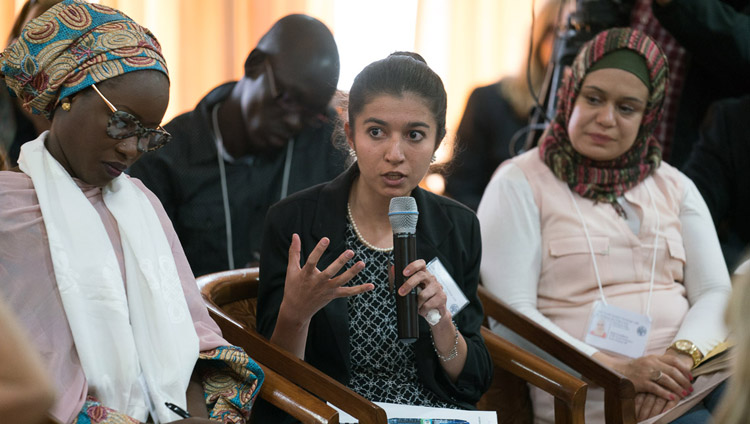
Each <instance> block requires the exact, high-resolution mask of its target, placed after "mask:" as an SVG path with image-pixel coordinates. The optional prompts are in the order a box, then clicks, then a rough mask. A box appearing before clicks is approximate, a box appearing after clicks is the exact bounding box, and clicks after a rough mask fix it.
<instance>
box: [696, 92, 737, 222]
mask: <svg viewBox="0 0 750 424" xmlns="http://www.w3.org/2000/svg"><path fill="white" fill-rule="evenodd" d="M725 103H726V102H719V103H717V104H715V105H714V106H713V107H712V108H711V109H710V110H709V112H708V116H707V117H706V120H705V122H704V124H703V128H702V129H701V133H700V138H699V139H698V142H697V143H696V144H695V146H694V147H693V151H692V152H691V154H690V158H689V159H688V161H687V163H686V164H685V168H684V173H685V175H687V176H688V178H690V179H691V180H692V181H693V182H694V183H695V186H696V187H698V190H699V191H700V193H701V196H702V197H703V200H704V201H705V202H706V205H707V206H708V210H709V211H710V213H711V217H713V222H714V225H718V224H719V223H720V222H721V221H722V220H724V218H726V217H727V214H728V212H729V208H730V205H731V203H732V198H731V196H732V194H731V193H732V192H733V191H734V189H733V187H734V185H735V183H736V178H734V177H733V176H734V175H736V174H737V171H738V170H736V169H734V166H733V162H734V161H733V160H732V156H733V155H734V154H736V152H734V151H733V150H732V149H731V144H733V142H734V141H736V139H734V138H730V137H746V134H733V132H732V131H731V127H730V125H729V124H730V122H729V121H728V119H727V116H726V111H727V110H726V109H727V108H726V107H725V106H724V105H725ZM748 112H750V111H748Z"/></svg>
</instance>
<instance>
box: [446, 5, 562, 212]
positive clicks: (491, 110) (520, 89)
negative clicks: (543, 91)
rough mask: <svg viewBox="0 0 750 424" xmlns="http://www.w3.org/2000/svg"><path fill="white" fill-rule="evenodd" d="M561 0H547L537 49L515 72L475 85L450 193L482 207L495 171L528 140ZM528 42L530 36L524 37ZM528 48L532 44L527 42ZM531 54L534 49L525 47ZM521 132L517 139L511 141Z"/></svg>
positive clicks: (535, 34)
mask: <svg viewBox="0 0 750 424" xmlns="http://www.w3.org/2000/svg"><path fill="white" fill-rule="evenodd" d="M559 8H560V1H559V0H547V1H546V2H544V3H543V5H542V7H541V9H540V11H539V13H538V14H537V15H536V17H535V23H534V28H533V31H532V34H531V37H532V41H531V43H532V52H531V55H530V57H529V56H527V57H525V58H524V59H523V61H522V62H521V66H520V67H519V69H518V72H517V73H516V74H515V75H512V76H508V77H504V78H502V79H501V80H500V81H498V82H495V83H493V84H490V85H487V86H484V87H479V88H476V89H474V91H473V92H472V93H471V96H470V97H469V100H468V102H467V103H466V109H465V111H464V115H463V118H461V123H460V124H459V126H458V131H457V133H456V143H457V144H456V148H455V149H454V151H455V155H454V160H453V164H452V165H451V166H452V170H451V171H452V172H450V174H449V175H448V176H447V177H446V184H445V189H446V194H447V195H449V196H450V197H452V198H454V199H456V200H458V201H459V202H461V203H463V204H465V205H466V206H468V207H470V208H472V209H473V210H475V211H476V209H477V207H478V206H479V200H480V199H481V198H482V193H483V192H484V188H485V187H486V186H487V183H489V182H490V177H491V176H492V173H493V172H495V169H496V168H497V167H498V166H499V165H500V163H502V162H503V161H504V160H506V159H509V158H510V157H512V156H513V154H512V153H511V152H512V151H513V150H514V149H516V146H520V145H522V144H523V141H524V140H525V139H526V137H525V136H526V133H525V132H519V131H520V130H522V129H523V128H524V127H526V125H527V124H528V120H529V115H530V114H531V111H532V110H533V107H534V98H533V97H532V95H531V91H530V88H529V84H528V80H527V70H528V72H529V73H530V79H531V89H533V90H534V92H535V93H539V91H540V87H541V86H542V83H543V81H544V74H545V69H546V67H547V64H548V63H549V60H550V57H551V56H552V47H553V44H554V40H555V21H556V18H557V15H558V10H559ZM524 40H528V39H526V38H524ZM527 46H528V44H527ZM524 51H526V52H527V55H528V48H527V47H524ZM514 136H516V141H517V143H513V144H511V140H513V139H514Z"/></svg>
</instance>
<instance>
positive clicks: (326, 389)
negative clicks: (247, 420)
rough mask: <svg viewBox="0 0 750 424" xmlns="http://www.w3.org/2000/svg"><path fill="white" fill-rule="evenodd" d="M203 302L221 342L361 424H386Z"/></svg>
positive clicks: (361, 401)
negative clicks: (217, 328) (230, 345)
mask: <svg viewBox="0 0 750 424" xmlns="http://www.w3.org/2000/svg"><path fill="white" fill-rule="evenodd" d="M204 300H206V302H205V303H206V306H207V307H208V311H209V314H210V315H211V318H213V319H214V321H216V323H217V324H218V325H219V328H221V331H222V333H223V335H224V338H225V339H226V340H227V341H229V342H230V343H232V344H234V345H237V346H239V347H241V348H243V349H244V350H245V352H247V354H248V355H250V357H251V358H253V359H254V360H256V361H258V362H259V363H262V364H263V365H265V366H267V367H268V368H271V369H272V370H273V371H275V372H277V373H279V374H280V375H282V376H283V377H284V378H286V379H287V380H289V381H291V382H292V383H294V384H297V385H298V386H300V387H302V388H303V389H305V390H307V391H309V392H310V393H312V394H314V395H316V396H318V397H320V398H322V399H324V400H326V401H328V402H330V403H331V404H333V405H335V406H336V407H338V408H340V409H341V410H343V411H345V412H347V413H348V414H350V415H351V416H353V417H355V418H357V419H358V420H359V422H360V423H361V424H386V423H387V421H388V419H387V417H386V414H385V411H383V409H382V408H380V407H379V406H377V405H375V404H374V403H372V402H370V401H369V400H367V399H365V398H364V397H362V396H361V395H359V394H357V393H356V392H354V391H352V390H350V389H349V388H348V387H346V386H344V385H343V384H341V383H339V382H338V381H336V380H334V379H333V378H331V377H329V376H328V375H327V374H325V373H323V372H321V371H320V370H318V369H317V368H315V367H313V366H312V365H310V364H308V363H306V362H304V361H302V360H301V359H299V358H297V357H296V356H294V355H292V354H291V353H289V352H287V351H285V350H283V349H281V348H279V347H278V346H275V345H273V344H272V343H271V342H269V341H268V340H267V339H266V338H264V337H263V336H261V335H260V334H259V333H258V332H257V331H255V330H253V329H248V328H245V327H244V326H242V324H240V323H238V322H237V321H235V320H233V319H232V318H231V317H229V316H227V315H226V314H225V313H224V312H223V311H222V310H221V309H220V308H218V307H217V306H216V305H214V304H213V303H211V302H210V301H208V299H205V298H204Z"/></svg>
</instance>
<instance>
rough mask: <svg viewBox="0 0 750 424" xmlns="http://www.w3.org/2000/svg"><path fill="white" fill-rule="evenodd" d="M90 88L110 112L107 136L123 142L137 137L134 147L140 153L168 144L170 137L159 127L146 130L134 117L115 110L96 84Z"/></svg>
mask: <svg viewBox="0 0 750 424" xmlns="http://www.w3.org/2000/svg"><path fill="white" fill-rule="evenodd" d="M91 87H92V88H93V89H94V91H96V94H98V95H99V97H101V98H102V100H104V103H106V104H107V106H109V109H110V110H111V111H112V116H111V117H110V118H109V122H108V123H107V135H108V136H110V137H112V138H114V139H115V140H123V139H126V138H129V137H133V136H138V142H137V143H136V147H137V148H138V151H139V152H141V153H146V152H152V151H154V150H156V149H158V148H160V147H164V145H165V144H167V143H169V141H170V140H171V139H172V136H171V135H170V134H169V133H168V132H167V131H165V130H164V129H163V128H162V127H161V126H159V127H158V128H156V129H153V128H146V127H144V126H143V124H141V121H139V120H138V118H136V117H135V116H133V115H131V114H130V113H128V112H125V111H124V110H117V108H116V107H115V105H113V104H112V102H110V101H109V100H107V98H106V97H104V94H102V92H101V91H99V89H98V88H96V84H92V85H91Z"/></svg>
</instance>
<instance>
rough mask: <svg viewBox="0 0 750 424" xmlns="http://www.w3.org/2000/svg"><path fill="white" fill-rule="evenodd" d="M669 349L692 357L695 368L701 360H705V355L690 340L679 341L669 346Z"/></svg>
mask: <svg viewBox="0 0 750 424" xmlns="http://www.w3.org/2000/svg"><path fill="white" fill-rule="evenodd" d="M669 349H674V350H676V351H677V352H680V353H684V354H686V355H690V357H691V358H693V368H695V367H696V366H697V365H698V363H699V362H700V361H701V359H703V354H702V353H701V351H700V350H699V349H698V346H696V345H695V344H693V342H691V341H690V340H677V341H676V342H674V343H672V345H671V346H669Z"/></svg>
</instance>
